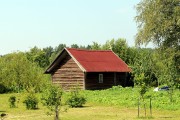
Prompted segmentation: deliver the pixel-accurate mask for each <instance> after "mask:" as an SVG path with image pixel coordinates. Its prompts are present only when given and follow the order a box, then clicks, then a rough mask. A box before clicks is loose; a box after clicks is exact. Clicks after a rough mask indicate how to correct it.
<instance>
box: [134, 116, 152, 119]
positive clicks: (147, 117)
mask: <svg viewBox="0 0 180 120" xmlns="http://www.w3.org/2000/svg"><path fill="white" fill-rule="evenodd" d="M137 119H154V117H152V116H146V117H144V116H140V117H137Z"/></svg>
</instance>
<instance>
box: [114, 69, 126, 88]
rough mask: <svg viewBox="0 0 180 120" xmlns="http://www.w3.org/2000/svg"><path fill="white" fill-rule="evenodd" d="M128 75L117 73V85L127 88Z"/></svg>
mask: <svg viewBox="0 0 180 120" xmlns="http://www.w3.org/2000/svg"><path fill="white" fill-rule="evenodd" d="M126 79H127V73H125V72H118V73H116V83H117V85H121V86H123V87H126V86H127V83H126V82H127V80H126Z"/></svg>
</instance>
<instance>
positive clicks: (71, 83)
mask: <svg viewBox="0 0 180 120" xmlns="http://www.w3.org/2000/svg"><path fill="white" fill-rule="evenodd" d="M52 82H53V83H54V84H60V85H61V86H62V88H63V89H64V90H70V89H72V88H74V87H77V85H78V87H79V88H81V89H84V85H83V83H84V73H83V72H82V70H81V69H80V68H79V66H78V65H77V64H76V63H75V61H74V60H73V59H72V58H71V56H70V55H68V54H67V55H66V56H65V58H64V59H63V60H62V62H61V63H60V65H59V68H58V69H57V70H56V71H55V72H54V73H53V74H52Z"/></svg>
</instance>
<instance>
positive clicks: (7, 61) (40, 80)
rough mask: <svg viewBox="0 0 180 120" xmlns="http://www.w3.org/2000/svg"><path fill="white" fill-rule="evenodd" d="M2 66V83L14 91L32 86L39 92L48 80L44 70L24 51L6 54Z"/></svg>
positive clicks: (0, 75) (1, 60) (0, 82)
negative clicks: (29, 58) (28, 57)
mask: <svg viewBox="0 0 180 120" xmlns="http://www.w3.org/2000/svg"><path fill="white" fill-rule="evenodd" d="M0 67H1V72H0V84H2V85H4V86H5V87H6V88H8V89H10V90H12V91H14V92H20V91H21V90H24V89H26V90H27V91H28V90H29V89H30V88H34V90H35V91H36V92H38V91H41V90H42V87H43V86H44V85H45V84H46V83H47V82H48V81H47V78H46V76H45V75H43V74H42V73H43V70H42V69H41V68H40V67H38V66H37V65H36V64H35V63H32V62H31V61H29V60H28V59H27V57H26V55H25V54H24V53H22V52H19V53H11V54H7V55H4V56H3V57H2V58H0Z"/></svg>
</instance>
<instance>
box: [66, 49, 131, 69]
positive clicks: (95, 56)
mask: <svg viewBox="0 0 180 120" xmlns="http://www.w3.org/2000/svg"><path fill="white" fill-rule="evenodd" d="M66 50H67V51H68V52H69V54H70V55H71V56H72V57H73V58H74V59H75V60H76V62H78V64H80V66H82V67H83V69H85V71H86V72H130V71H131V70H130V68H128V66H127V64H126V63H125V62H124V61H123V60H122V59H121V58H119V57H118V56H117V55H116V54H115V53H114V52H112V51H111V50H80V49H73V48H67V49H66Z"/></svg>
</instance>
